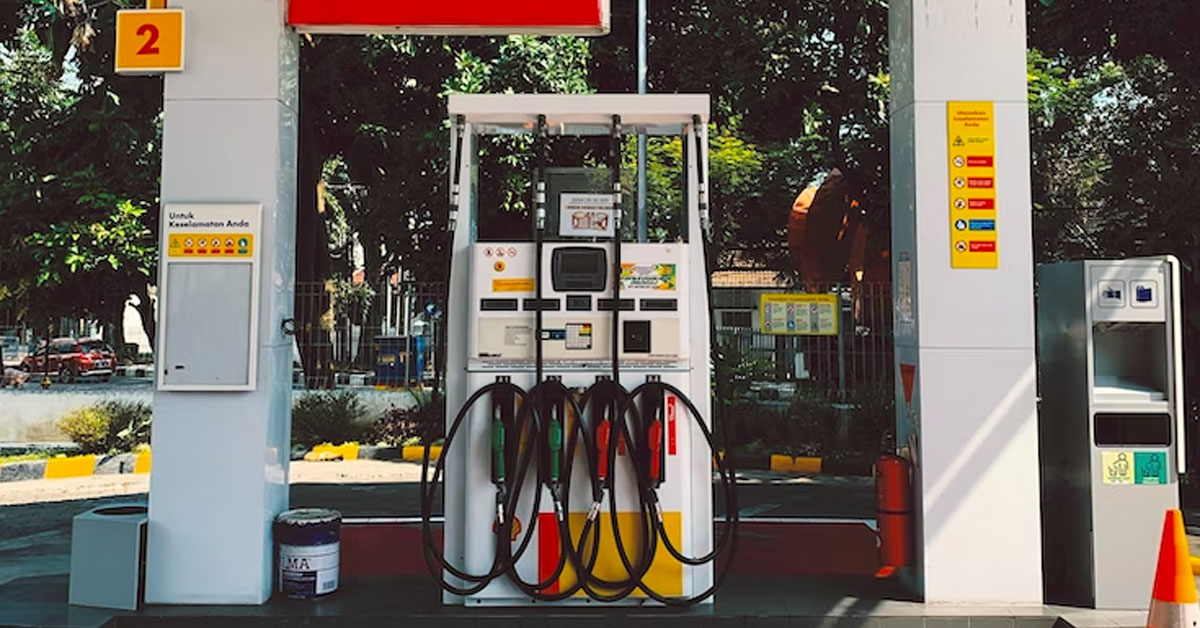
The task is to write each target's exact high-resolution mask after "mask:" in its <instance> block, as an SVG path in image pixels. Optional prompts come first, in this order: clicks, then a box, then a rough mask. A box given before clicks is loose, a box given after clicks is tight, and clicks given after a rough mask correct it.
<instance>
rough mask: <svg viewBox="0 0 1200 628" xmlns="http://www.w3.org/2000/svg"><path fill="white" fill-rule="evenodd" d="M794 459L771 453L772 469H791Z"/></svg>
mask: <svg viewBox="0 0 1200 628" xmlns="http://www.w3.org/2000/svg"><path fill="white" fill-rule="evenodd" d="M793 464H794V461H793V460H792V457H791V456H784V455H780V454H771V470H772V471H791V470H792V466H793Z"/></svg>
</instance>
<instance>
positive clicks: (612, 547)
mask: <svg viewBox="0 0 1200 628" xmlns="http://www.w3.org/2000/svg"><path fill="white" fill-rule="evenodd" d="M568 518H569V519H570V522H571V530H572V532H573V533H574V534H576V535H578V534H579V533H580V532H582V530H583V525H584V523H586V521H587V513H585V512H573V513H571V514H570V515H569V517H568ZM641 518H642V514H641V513H637V512H619V513H617V521H618V525H620V526H621V541H622V543H623V544H624V546H625V554H626V556H627V557H628V558H629V561H630V562H631V563H635V564H636V561H637V556H638V554H639V552H640V551H641V547H642V546H641V543H642V538H641V532H642V525H643V523H642V520H641ZM597 521H598V522H599V523H600V551H599V552H598V553H597V555H596V564H595V566H594V567H593V569H592V573H593V574H594V575H596V576H597V577H599V578H602V579H604V580H608V581H614V582H615V581H622V580H626V579H628V578H629V572H628V571H627V570H626V569H625V565H624V563H623V562H622V561H621V555H620V554H619V553H617V542H616V539H615V538H614V535H613V533H612V515H610V514H609V513H607V512H604V513H601V514H600V517H599V518H598V519H597ZM663 528H664V529H665V530H666V531H667V536H668V537H669V538H670V539H671V543H672V544H673V545H674V546H675V547H676V548H677V549H679V550H680V551H683V515H682V514H680V513H679V512H665V513H663ZM588 536H589V538H591V534H589V535H588ZM574 542H575V544H576V546H578V543H579V539H578V537H577V538H575V539H574ZM661 542H662V541H661V540H660V541H659V543H660V544H661ZM591 552H592V547H591V545H590V544H587V545H585V546H584V551H583V556H591ZM575 582H576V575H575V570H574V569H573V568H572V567H571V563H570V561H567V565H566V566H565V567H564V568H563V573H562V576H561V577H559V579H558V586H559V590H560V591H561V590H565V589H569V588H570V587H572V586H574V584H575ZM642 582H643V583H645V584H646V586H647V587H649V588H650V589H652V590H654V591H655V592H656V593H658V594H660V595H664V596H667V597H679V596H682V595H683V563H680V562H679V561H677V560H675V559H674V558H672V557H671V554H670V552H668V551H667V550H666V549H664V548H663V547H662V546H661V545H660V546H659V548H658V551H656V552H655V553H654V560H652V561H651V562H650V569H649V570H647V572H646V574H645V576H643V577H642ZM593 588H594V589H595V590H596V591H598V592H601V593H616V591H606V590H605V589H604V588H602V587H593ZM629 595H630V597H646V594H645V592H643V591H641V590H635V591H634V592H633V593H630V594H629ZM578 596H579V597H584V596H586V593H585V592H583V591H580V592H579V593H578Z"/></svg>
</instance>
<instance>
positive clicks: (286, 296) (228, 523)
mask: <svg viewBox="0 0 1200 628" xmlns="http://www.w3.org/2000/svg"><path fill="white" fill-rule="evenodd" d="M284 4H285V3H284V1H283V0H172V1H171V7H172V8H181V9H184V10H185V11H187V33H186V44H187V51H186V68H185V70H184V71H183V72H182V73H179V74H171V75H168V76H167V78H166V98H165V103H164V108H165V114H164V115H165V118H164V122H163V173H162V200H163V203H164V204H166V203H182V202H190V203H261V204H262V207H263V233H262V239H261V247H260V251H261V254H262V258H261V264H260V269H261V276H260V277H259V281H260V282H261V284H260V286H261V289H260V295H261V298H260V302H259V304H258V312H257V315H258V317H259V326H258V328H259V341H258V346H257V347H253V348H252V350H254V351H257V352H258V365H259V366H258V378H257V389H256V390H255V391H253V392H239V393H194V392H188V393H181V392H173V393H167V392H158V393H156V395H155V398H154V432H153V442H152V445H153V450H154V466H153V471H152V475H151V482H150V526H149V533H148V551H147V577H146V601H147V602H148V603H166V604H190V603H206V604H258V603H262V602H264V601H265V600H266V599H267V598H268V597H269V596H270V594H271V587H272V547H271V534H270V526H271V521H272V519H273V518H274V516H275V515H276V514H278V513H279V512H281V511H283V510H285V509H286V508H287V505H288V492H287V490H288V487H287V471H288V454H289V438H290V432H291V370H292V340H291V337H290V336H286V335H284V334H283V332H282V330H281V322H282V321H283V320H284V319H287V318H290V317H291V315H292V294H293V288H294V285H293V284H294V281H295V280H294V275H295V273H294V267H295V245H294V243H295V224H296V147H297V106H298V71H297V68H298V65H297V61H298V49H297V40H296V36H295V34H294V33H292V32H290V30H289V29H288V28H287V27H286V26H285V25H284ZM163 222H164V223H165V222H166V221H165V220H164V221H163ZM165 254H166V253H165V250H164V249H163V248H161V245H160V255H161V256H164V257H165Z"/></svg>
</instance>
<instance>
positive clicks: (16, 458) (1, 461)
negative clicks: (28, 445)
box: [0, 452, 55, 464]
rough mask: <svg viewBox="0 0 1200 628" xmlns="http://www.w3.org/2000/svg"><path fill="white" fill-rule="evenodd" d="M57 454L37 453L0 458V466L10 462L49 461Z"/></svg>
mask: <svg viewBox="0 0 1200 628" xmlns="http://www.w3.org/2000/svg"><path fill="white" fill-rule="evenodd" d="M54 456H55V454H53V453H50V452H35V453H31V454H21V455H18V456H0V464H8V463H10V462H33V461H34V460H49V459H50V458H53V457H54Z"/></svg>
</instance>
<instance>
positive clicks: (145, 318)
mask: <svg viewBox="0 0 1200 628" xmlns="http://www.w3.org/2000/svg"><path fill="white" fill-rule="evenodd" d="M137 297H138V301H139V303H138V308H137V310H138V316H139V317H141V319H142V329H143V330H145V332H146V338H148V339H149V340H150V355H154V351H155V350H156V349H157V348H158V344H157V343H156V342H155V338H156V337H157V336H158V322H157V321H158V319H157V317H155V315H154V301H151V300H150V284H148V283H147V284H143V285H142V290H141V292H139V293H138V295H137Z"/></svg>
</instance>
